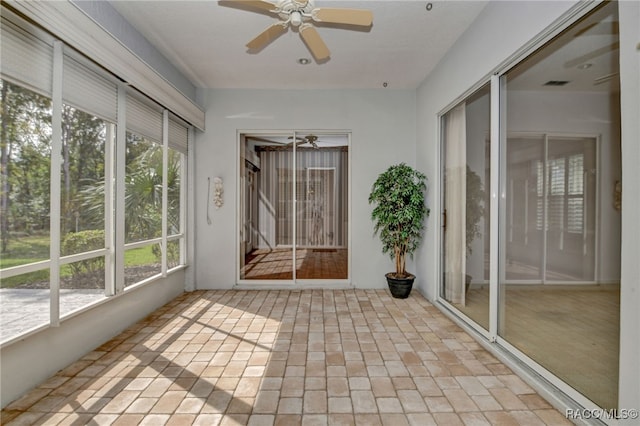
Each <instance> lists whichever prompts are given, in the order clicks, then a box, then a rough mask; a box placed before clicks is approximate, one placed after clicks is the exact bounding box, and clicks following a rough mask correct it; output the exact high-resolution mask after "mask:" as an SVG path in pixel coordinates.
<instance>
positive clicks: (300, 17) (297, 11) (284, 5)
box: [278, 0, 314, 27]
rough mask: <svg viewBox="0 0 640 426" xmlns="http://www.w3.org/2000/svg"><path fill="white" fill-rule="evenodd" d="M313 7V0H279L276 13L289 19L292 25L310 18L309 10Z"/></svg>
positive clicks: (295, 25) (296, 25) (297, 24)
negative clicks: (304, 0) (303, 0)
mask: <svg viewBox="0 0 640 426" xmlns="http://www.w3.org/2000/svg"><path fill="white" fill-rule="evenodd" d="M313 9H314V5H313V1H311V0H309V1H306V2H302V1H301V2H298V1H296V0H280V2H278V15H280V18H282V19H284V20H286V21H289V23H290V24H291V25H293V26H294V27H298V26H300V24H302V23H303V22H306V21H309V20H310V19H311V11H312V10H313Z"/></svg>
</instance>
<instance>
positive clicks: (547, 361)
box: [440, 2, 623, 409]
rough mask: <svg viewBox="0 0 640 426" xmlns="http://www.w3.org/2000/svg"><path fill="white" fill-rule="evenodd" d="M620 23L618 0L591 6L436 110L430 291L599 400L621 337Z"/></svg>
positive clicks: (563, 385)
mask: <svg viewBox="0 0 640 426" xmlns="http://www.w3.org/2000/svg"><path fill="white" fill-rule="evenodd" d="M617 22H618V17H617V3H616V2H606V3H603V4H601V5H600V6H598V7H596V8H595V9H593V10H592V11H591V12H589V13H588V14H586V16H584V17H583V18H582V19H580V20H578V21H577V22H575V23H574V24H573V25H571V26H570V27H569V28H567V29H566V30H565V31H564V32H562V33H561V34H559V35H557V36H556V37H555V38H554V39H553V40H551V41H549V42H548V43H547V44H545V45H544V46H542V47H541V48H539V49H538V50H537V51H535V52H534V53H532V54H531V55H530V56H528V57H526V58H525V59H524V60H522V61H520V62H519V63H517V64H514V65H513V66H512V67H511V68H509V69H506V70H504V71H503V72H502V73H499V75H498V76H495V77H493V78H492V80H491V82H490V83H488V84H487V85H485V86H483V87H481V88H480V89H479V90H477V91H475V92H473V93H472V94H471V95H470V96H468V97H466V98H465V99H464V100H462V101H461V102H458V103H457V104H456V105H455V106H454V107H452V108H451V109H449V110H447V111H446V112H444V114H443V115H442V121H441V129H442V130H441V131H442V153H443V161H442V164H443V165H444V167H443V187H442V193H443V199H442V202H443V218H444V223H443V231H442V244H443V250H442V252H443V259H442V270H443V274H442V285H441V291H440V296H441V300H443V301H444V303H446V304H448V305H449V306H450V307H451V309H453V310H454V311H456V312H458V313H459V314H460V316H461V318H463V320H465V321H467V322H469V323H470V324H471V325H472V326H474V327H475V328H476V329H477V330H478V331H479V332H480V333H482V334H484V335H485V336H486V337H487V338H488V339H489V340H490V341H492V342H496V344H498V345H500V346H502V347H503V348H504V349H506V350H508V351H511V352H512V353H513V354H514V355H515V356H517V357H519V358H520V359H521V360H522V361H524V362H525V363H527V364H528V365H529V366H530V367H532V368H533V369H535V370H536V371H537V372H538V373H539V374H540V375H542V376H543V377H545V378H546V379H547V380H549V381H551V382H552V383H553V384H554V385H556V386H558V387H559V388H560V389H562V390H563V391H564V392H566V393H567V394H569V395H570V396H571V397H573V398H574V399H576V400H577V401H578V402H579V403H580V404H582V405H583V406H585V407H590V406H591V407H603V408H607V409H611V408H617V405H618V396H617V394H618V359H619V346H620V341H619V340H620V339H619V319H620V242H621V237H620V229H621V223H620V213H621V209H622V205H623V204H622V202H621V200H620V188H621V185H622V182H621V168H620V164H621V150H620V86H619V81H618V63H619V61H618V25H617ZM489 111H490V112H491V114H489ZM489 135H491V136H492V137H489ZM473 225H475V226H473Z"/></svg>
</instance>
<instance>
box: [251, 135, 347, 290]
mask: <svg viewBox="0 0 640 426" xmlns="http://www.w3.org/2000/svg"><path fill="white" fill-rule="evenodd" d="M348 147H349V136H348V135H347V134H344V133H341V134H332V133H311V132H308V133H307V132H305V133H292V134H289V135H286V134H280V135H274V134H251V135H242V138H241V156H242V160H241V164H242V163H243V164H244V165H243V167H242V169H243V172H242V173H243V174H241V180H242V181H243V183H242V185H241V187H240V190H241V196H240V198H241V206H240V209H239V211H240V213H241V216H242V217H241V220H240V223H241V230H240V237H241V238H240V241H241V244H240V274H239V278H240V280H275V281H297V280H347V279H348V167H349V164H348V158H349V155H348V154H349V150H348ZM294 265H295V267H294Z"/></svg>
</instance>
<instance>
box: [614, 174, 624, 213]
mask: <svg viewBox="0 0 640 426" xmlns="http://www.w3.org/2000/svg"><path fill="white" fill-rule="evenodd" d="M613 208H614V209H616V210H617V211H620V210H622V182H620V181H619V180H617V181H615V183H614V184H613Z"/></svg>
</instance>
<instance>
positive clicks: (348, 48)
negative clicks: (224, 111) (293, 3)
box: [111, 0, 487, 89]
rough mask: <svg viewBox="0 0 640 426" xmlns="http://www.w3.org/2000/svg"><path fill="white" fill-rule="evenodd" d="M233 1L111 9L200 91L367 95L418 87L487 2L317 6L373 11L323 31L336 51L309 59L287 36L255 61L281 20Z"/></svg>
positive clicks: (320, 1)
mask: <svg viewBox="0 0 640 426" xmlns="http://www.w3.org/2000/svg"><path fill="white" fill-rule="evenodd" d="M235 3H238V2H232V1H216V0H198V1H188V0H182V1H172V0H166V1H157V0H156V1H112V2H111V4H112V5H113V7H114V8H115V9H116V10H117V11H118V12H119V13H120V14H121V15H122V16H123V17H124V18H125V19H126V20H127V21H129V22H130V23H131V24H132V25H133V26H134V27H136V28H137V29H138V31H139V32H140V33H141V34H143V35H144V36H145V37H146V38H147V40H148V41H149V42H150V43H151V44H153V45H154V46H155V47H156V48H157V49H158V50H159V51H160V52H161V53H162V54H164V55H165V56H166V57H167V59H169V61H171V62H172V63H173V64H174V65H175V66H176V67H177V68H178V69H179V70H180V71H181V72H182V73H183V74H184V75H185V76H186V77H187V78H189V79H190V80H191V81H192V82H193V83H194V85H196V86H197V87H202V88H234V89H238V88H246V89H258V88H259V89H347V88H348V89H366V88H380V87H383V84H384V83H385V82H386V83H387V87H389V88H395V89H413V88H416V87H417V86H418V85H419V84H420V83H421V82H422V81H423V80H424V78H425V77H426V76H427V74H428V73H429V72H430V71H431V70H432V69H433V67H434V66H435V65H436V64H437V63H438V61H439V60H440V59H441V58H442V56H443V55H444V54H445V53H446V51H447V50H448V49H449V48H450V47H451V46H452V45H453V43H454V42H455V41H456V40H457V39H458V37H459V36H460V35H461V34H462V33H463V32H464V31H465V30H466V28H467V27H468V26H469V25H470V23H471V22H472V21H473V20H474V19H475V18H476V17H477V15H478V14H479V13H480V11H481V10H482V8H483V7H484V6H485V5H486V3H487V1H486V0H475V1H473V0H472V1H457V0H444V1H437V2H433V4H432V6H433V7H432V8H431V10H430V11H427V8H426V5H427V3H428V2H426V1H417V0H411V1H406V0H386V1H374V0H359V1H338V0H316V2H315V3H316V7H340V8H341V7H345V8H360V9H369V10H371V11H372V12H373V16H374V18H373V26H372V27H371V29H370V30H368V31H362V30H356V31H353V30H346V29H344V28H336V27H328V26H324V27H318V32H319V33H320V35H321V37H322V38H323V40H324V41H325V43H326V45H327V47H328V48H329V50H330V51H331V58H330V60H329V61H328V62H326V63H323V64H317V63H316V62H314V61H312V62H311V63H310V64H308V65H300V64H298V63H297V60H298V59H299V58H302V57H305V58H312V57H311V55H310V53H309V52H308V50H307V48H306V46H305V45H304V43H303V42H302V40H301V39H300V37H299V36H298V34H297V33H296V32H293V31H292V30H289V31H288V32H287V33H286V34H284V35H283V36H281V37H280V38H278V39H277V40H275V41H274V42H273V43H271V44H270V45H268V46H267V47H266V48H264V49H263V50H262V51H261V52H259V53H257V54H250V53H247V49H246V47H245V44H246V43H247V42H249V41H250V40H251V39H253V38H254V37H255V36H256V35H258V34H259V33H260V32H262V31H263V30H265V29H266V28H267V27H268V26H270V25H271V24H273V23H274V22H276V21H277V17H275V16H273V17H272V16H270V15H269V14H268V13H260V12H253V11H249V10H248V9H246V8H245V9H242V8H241V7H238V6H236V4H235Z"/></svg>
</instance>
